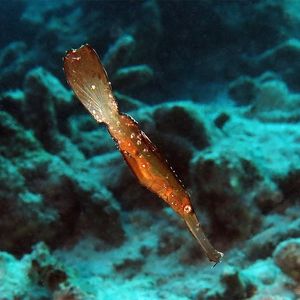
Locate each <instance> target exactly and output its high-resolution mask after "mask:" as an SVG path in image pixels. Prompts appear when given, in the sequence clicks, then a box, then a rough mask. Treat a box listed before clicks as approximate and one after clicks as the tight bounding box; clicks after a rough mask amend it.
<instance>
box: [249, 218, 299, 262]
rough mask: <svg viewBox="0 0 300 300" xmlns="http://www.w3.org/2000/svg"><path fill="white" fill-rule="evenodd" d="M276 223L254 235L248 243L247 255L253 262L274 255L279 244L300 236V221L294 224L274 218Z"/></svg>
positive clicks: (295, 221)
mask: <svg viewBox="0 0 300 300" xmlns="http://www.w3.org/2000/svg"><path fill="white" fill-rule="evenodd" d="M273 219H274V222H273V223H272V224H271V225H270V226H269V228H266V229H265V230H263V231H261V232H259V233H257V234H256V235H254V236H253V237H252V238H251V239H250V240H249V241H248V242H247V243H246V253H247V255H248V257H249V259H251V260H257V259H263V258H266V257H269V256H271V255H272V253H273V251H274V249H275V248H276V247H277V246H278V244H279V243H280V242H282V241H284V240H286V239H288V238H293V237H295V238H296V237H298V236H299V235H300V219H296V220H294V221H292V222H290V221H289V220H288V221H286V220H282V219H281V218H276V217H275V216H273Z"/></svg>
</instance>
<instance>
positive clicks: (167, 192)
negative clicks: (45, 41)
mask: <svg viewBox="0 0 300 300" xmlns="http://www.w3.org/2000/svg"><path fill="white" fill-rule="evenodd" d="M64 71H65V74H66V78H67V81H68V83H69V85H70V86H71V88H72V89H73V91H74V93H75V94H76V95H77V97H78V98H79V100H80V101H81V102H82V104H83V105H84V106H85V107H86V108H87V109H88V111H89V112H90V113H91V114H92V115H93V117H94V118H95V119H96V121H98V122H103V123H105V124H106V125H107V127H108V131H109V133H110V134H111V136H112V137H113V139H114V140H115V142H116V143H117V145H118V148H119V150H120V152H121V153H122V155H123V157H124V159H125V161H126V162H127V164H128V165H129V167H130V168H131V170H132V172H133V173H134V174H135V176H136V177H137V179H138V180H139V182H140V183H141V184H142V185H143V186H145V187H146V188H147V189H149V190H150V191H152V192H153V193H155V194H156V195H158V196H159V197H160V198H161V199H163V200H164V201H165V202H167V203H168V204H169V205H170V206H171V207H172V208H173V210H174V211H175V212H177V213H178V214H179V215H180V216H181V217H182V218H183V219H184V220H185V222H186V224H187V226H188V228H189V229H190V231H191V232H192V234H193V235H194V237H195V238H196V239H197V240H198V242H199V244H200V246H201V247H202V249H203V250H204V253H205V254H206V256H207V257H208V259H209V260H210V261H213V262H215V263H218V262H220V260H221V258H222V257H223V254H222V253H221V252H219V251H217V250H216V249H215V248H213V246H212V245H211V244H210V242H209V240H208V239H207V238H206V236H205V234H204V232H203V229H202V227H201V225H200V223H199V221H198V219H197V217H196V214H195V212H194V210H193V207H192V203H191V201H190V197H189V195H188V193H187V192H186V191H185V189H184V188H183V186H182V184H181V183H180V181H179V180H178V179H177V177H176V175H175V173H174V172H173V171H172V170H171V168H170V167H169V165H168V163H167V162H166V160H165V159H164V158H163V157H162V155H161V154H160V153H159V151H158V149H157V148H156V147H155V145H153V143H152V142H151V141H150V139H149V138H148V137H147V136H146V134H145V133H144V132H143V131H141V130H140V129H139V126H138V124H137V122H136V121H134V120H133V119H132V118H131V117H129V116H127V115H126V114H123V113H120V112H119V110H118V105H117V102H116V100H115V98H114V96H113V93H112V90H111V86H110V82H109V81H108V78H107V74H106V71H105V69H104V67H103V65H102V63H101V61H100V59H99V57H98V55H97V53H96V52H95V50H94V49H93V48H92V47H90V46H89V45H83V46H81V47H80V48H79V49H77V50H70V51H68V52H67V54H66V56H65V57H64Z"/></svg>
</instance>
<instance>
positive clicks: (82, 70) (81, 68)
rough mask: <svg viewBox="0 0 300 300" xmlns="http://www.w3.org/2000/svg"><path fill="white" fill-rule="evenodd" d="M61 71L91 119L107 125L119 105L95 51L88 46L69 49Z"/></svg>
mask: <svg viewBox="0 0 300 300" xmlns="http://www.w3.org/2000/svg"><path fill="white" fill-rule="evenodd" d="M64 71H65V74H66V78H67V81H68V83H69V85H70V86H71V87H72V89H73V91H74V93H75V94H76V96H77V97H78V99H79V100H80V101H81V102H82V104H83V105H84V106H85V107H86V108H87V109H88V110H89V112H90V113H91V114H92V115H93V117H94V118H95V119H96V120H97V121H98V122H104V123H107V124H108V123H110V119H114V116H115V115H116V113H118V106H117V103H116V101H115V99H114V96H113V94H112V91H111V87H110V83H109V81H108V78H107V74H106V71H105V69H104V67H103V65H102V63H101V61H100V59H99V57H98V55H97V53H96V51H95V50H94V49H93V48H92V47H91V46H90V45H88V44H85V45H83V46H81V47H80V48H79V49H74V50H69V51H68V52H67V53H66V55H65V57H64Z"/></svg>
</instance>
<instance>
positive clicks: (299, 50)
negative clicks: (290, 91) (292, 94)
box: [257, 38, 300, 91]
mask: <svg viewBox="0 0 300 300" xmlns="http://www.w3.org/2000/svg"><path fill="white" fill-rule="evenodd" d="M299 61H300V40H298V39H294V38H291V39H288V40H286V41H284V42H282V43H280V44H278V45H277V46H275V47H273V48H271V49H269V50H267V51H265V52H264V53H262V54H261V55H260V56H259V57H258V58H257V65H258V68H260V69H265V70H266V69H267V70H272V71H275V72H277V73H279V74H280V75H281V76H282V78H283V79H284V81H286V82H287V83H288V85H289V86H290V87H292V88H294V89H296V90H298V91H299V90H300V81H299V79H298V76H297V74H299V70H300V63H299Z"/></svg>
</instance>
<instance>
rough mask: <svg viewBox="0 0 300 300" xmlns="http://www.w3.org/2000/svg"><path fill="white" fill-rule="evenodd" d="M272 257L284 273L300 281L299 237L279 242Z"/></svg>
mask: <svg viewBox="0 0 300 300" xmlns="http://www.w3.org/2000/svg"><path fill="white" fill-rule="evenodd" d="M273 257H274V260H275V262H276V263H277V265H278V266H279V267H280V268H281V270H282V271H283V272H284V273H285V274H287V275H288V276H290V277H291V278H293V279H294V280H296V281H297V282H300V238H294V239H287V240H285V241H283V242H281V243H280V244H279V245H278V246H277V247H276V249H275V251H274V252H273Z"/></svg>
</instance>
